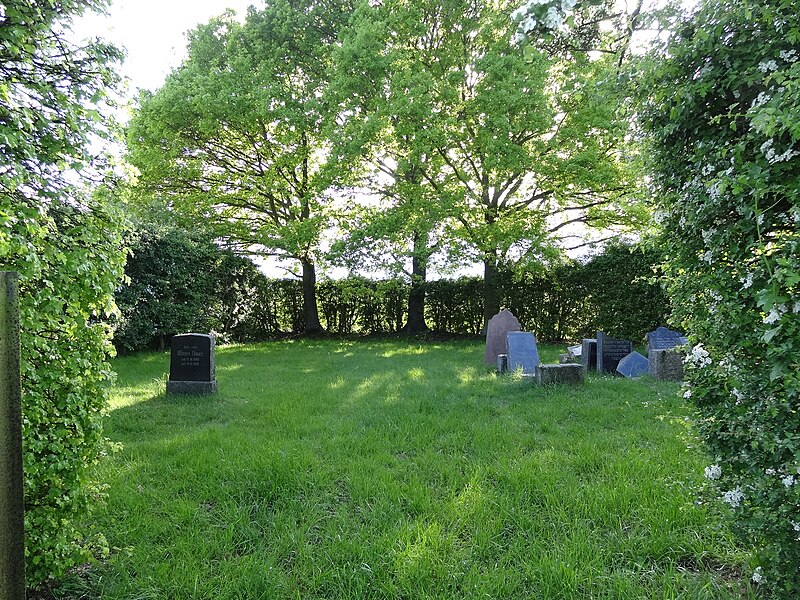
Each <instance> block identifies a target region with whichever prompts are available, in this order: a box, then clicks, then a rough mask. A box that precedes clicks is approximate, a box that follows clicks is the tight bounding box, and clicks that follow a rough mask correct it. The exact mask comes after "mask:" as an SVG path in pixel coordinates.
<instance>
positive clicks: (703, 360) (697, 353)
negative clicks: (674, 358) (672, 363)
mask: <svg viewBox="0 0 800 600" xmlns="http://www.w3.org/2000/svg"><path fill="white" fill-rule="evenodd" d="M684 362H689V363H692V364H693V365H694V366H696V367H706V366H708V365H710V364H711V356H710V355H709V354H708V351H707V350H706V349H705V348H703V344H697V345H696V346H695V347H694V348H692V351H691V352H690V353H689V355H688V356H687V357H686V359H685V360H684Z"/></svg>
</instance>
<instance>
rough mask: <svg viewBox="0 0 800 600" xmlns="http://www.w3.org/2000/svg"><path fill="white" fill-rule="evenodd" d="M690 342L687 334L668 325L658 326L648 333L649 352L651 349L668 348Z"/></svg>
mask: <svg viewBox="0 0 800 600" xmlns="http://www.w3.org/2000/svg"><path fill="white" fill-rule="evenodd" d="M687 343H688V340H687V339H686V336H684V335H683V334H681V333H678V332H677V331H672V330H671V329H667V328H666V327H657V328H656V330H655V331H651V332H649V333H648V334H647V353H648V354H649V353H650V351H651V350H667V349H669V348H675V347H677V346H685V345H686V344H687Z"/></svg>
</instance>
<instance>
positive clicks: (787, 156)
mask: <svg viewBox="0 0 800 600" xmlns="http://www.w3.org/2000/svg"><path fill="white" fill-rule="evenodd" d="M795 156H797V152H796V151H795V150H792V149H791V148H789V149H788V150H786V152H784V153H783V154H778V155H777V156H775V157H774V158H773V159H771V160H770V161H769V162H770V163H772V164H775V163H778V162H784V161H787V160H791V159H793V158H794V157H795ZM767 158H768V160H769V157H767Z"/></svg>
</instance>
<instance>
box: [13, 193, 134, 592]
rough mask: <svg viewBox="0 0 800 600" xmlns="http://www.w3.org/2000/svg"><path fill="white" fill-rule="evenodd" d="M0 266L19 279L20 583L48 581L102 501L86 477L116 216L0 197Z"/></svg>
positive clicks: (116, 257)
mask: <svg viewBox="0 0 800 600" xmlns="http://www.w3.org/2000/svg"><path fill="white" fill-rule="evenodd" d="M0 221H2V232H3V233H2V235H0V264H2V268H3V269H11V270H16V271H19V272H20V273H21V289H20V321H21V350H22V390H23V397H22V413H23V450H24V471H25V535H26V540H25V544H26V548H25V551H26V569H27V570H26V576H27V579H28V582H29V583H30V584H31V585H37V584H39V583H41V582H43V581H44V580H46V579H49V578H57V577H60V576H61V575H63V574H64V572H65V571H66V570H67V569H69V568H70V567H72V566H74V565H75V564H78V563H79V562H81V561H84V560H85V559H86V556H87V553H88V551H89V550H93V549H94V550H96V549H99V550H102V548H103V542H102V538H100V539H98V540H96V542H97V544H98V545H96V546H94V547H92V546H87V544H86V536H87V533H88V531H87V529H86V528H85V526H84V525H83V524H82V523H84V519H85V518H86V515H87V513H88V512H89V510H90V509H91V508H92V507H94V506H95V505H97V504H98V502H99V500H100V499H101V493H100V492H101V487H100V486H98V485H97V483H96V482H94V481H93V480H92V479H91V478H90V477H89V467H91V465H93V464H94V463H95V462H96V461H97V460H98V458H99V457H100V456H101V455H102V454H103V452H104V451H105V450H104V448H105V445H104V440H103V436H102V431H101V424H100V412H101V411H102V409H103V408H104V407H105V405H106V400H107V393H108V387H109V386H110V384H111V381H112V379H113V373H112V371H111V369H110V368H109V366H108V363H107V361H106V357H107V355H108V354H109V353H111V351H112V350H113V348H112V347H111V346H110V343H109V339H110V327H109V326H108V319H109V317H110V316H111V314H113V313H114V311H115V307H114V304H113V299H112V298H113V293H114V288H115V287H116V285H117V282H118V280H119V278H120V277H121V275H122V266H123V263H124V254H123V253H122V252H121V244H122V239H121V232H120V225H119V224H120V222H121V221H122V219H121V215H119V214H118V213H116V212H115V211H114V210H112V209H111V208H109V206H107V205H106V204H105V203H104V202H102V201H100V202H94V201H92V202H90V203H89V205H88V206H86V207H82V208H75V207H72V206H69V205H67V204H61V203H58V202H48V203H46V204H40V205H39V206H35V205H33V203H31V202H26V203H24V204H16V205H14V204H11V205H10V204H9V203H8V198H7V197H6V196H2V197H0Z"/></svg>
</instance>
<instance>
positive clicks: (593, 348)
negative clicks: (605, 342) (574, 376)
mask: <svg viewBox="0 0 800 600" xmlns="http://www.w3.org/2000/svg"><path fill="white" fill-rule="evenodd" d="M581 366H582V367H583V372H584V373H587V372H588V371H589V370H590V369H596V368H597V340H596V339H592V338H587V339H584V340H583V341H582V342H581Z"/></svg>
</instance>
